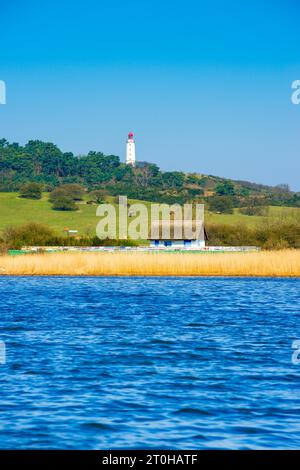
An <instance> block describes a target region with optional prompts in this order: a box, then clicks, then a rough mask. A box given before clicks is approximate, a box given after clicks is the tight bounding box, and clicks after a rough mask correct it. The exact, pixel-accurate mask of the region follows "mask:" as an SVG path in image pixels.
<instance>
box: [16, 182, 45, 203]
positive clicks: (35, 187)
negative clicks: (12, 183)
mask: <svg viewBox="0 0 300 470" xmlns="http://www.w3.org/2000/svg"><path fill="white" fill-rule="evenodd" d="M20 197H24V198H28V199H41V197H42V188H41V185H40V184H38V183H27V184H24V185H23V186H22V187H21V189H20Z"/></svg>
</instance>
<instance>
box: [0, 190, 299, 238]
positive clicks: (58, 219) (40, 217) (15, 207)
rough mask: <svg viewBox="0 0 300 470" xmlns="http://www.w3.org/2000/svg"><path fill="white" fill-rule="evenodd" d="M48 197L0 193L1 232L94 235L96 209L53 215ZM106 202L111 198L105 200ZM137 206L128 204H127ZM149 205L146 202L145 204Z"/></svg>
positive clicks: (210, 219)
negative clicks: (37, 228)
mask: <svg viewBox="0 0 300 470" xmlns="http://www.w3.org/2000/svg"><path fill="white" fill-rule="evenodd" d="M48 197H49V193H43V196H42V199H40V200H32V199H24V198H20V197H19V196H18V193H15V192H10V193H8V192H2V193H0V209H1V210H0V231H2V230H3V229H4V228H5V227H7V226H10V225H22V224H25V223H26V222H39V223H42V224H45V225H49V226H50V227H52V228H53V229H55V231H57V233H58V234H63V232H64V229H65V228H68V229H71V230H72V229H73V230H78V233H79V235H82V236H85V235H89V236H90V235H94V234H95V229H96V225H97V222H98V220H99V218H97V216H96V207H97V206H96V205H90V204H87V203H86V200H87V198H86V199H85V200H84V201H82V202H79V203H77V207H78V208H79V210H77V211H55V210H53V209H52V208H51V207H52V206H51V203H50V202H49V201H48ZM108 202H112V198H111V197H108ZM131 202H136V201H133V200H129V203H131ZM145 204H147V205H149V204H150V203H149V202H145ZM268 217H270V218H274V217H277V218H280V217H281V218H282V217H284V218H290V219H294V220H295V219H297V220H300V208H296V209H295V208H290V207H270V210H269V214H268ZM263 220H264V218H263V217H261V216H247V215H242V214H240V213H239V210H238V209H234V213H233V214H214V213H211V212H209V211H207V212H206V222H207V223H216V224H226V225H235V224H238V223H243V224H245V225H247V226H253V225H256V224H258V223H260V222H262V221H263Z"/></svg>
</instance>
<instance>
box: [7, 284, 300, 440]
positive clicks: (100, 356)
mask: <svg viewBox="0 0 300 470" xmlns="http://www.w3.org/2000/svg"><path fill="white" fill-rule="evenodd" d="M299 288H300V280H297V279H234V278H226V279H223V278H72V277H35V278H25V277H17V278H14V277H1V278H0V299H1V304H0V315H1V316H0V318H1V321H0V340H1V341H5V343H6V348H7V362H6V364H5V365H0V448H2V449H12V448H17V449H30V448H35V449H46V448H47V449H49V448H50V449H116V448H123V449H138V448H146V449H151V448H156V449H157V448H161V449H166V448H168V449H180V448H184V449H228V448H229V449H263V448H267V449H271V448H272V449H276V448H286V449H287V448H297V447H300V380H299V379H300V365H293V363H292V361H291V356H292V348H291V345H292V341H293V340H295V339H300V291H299Z"/></svg>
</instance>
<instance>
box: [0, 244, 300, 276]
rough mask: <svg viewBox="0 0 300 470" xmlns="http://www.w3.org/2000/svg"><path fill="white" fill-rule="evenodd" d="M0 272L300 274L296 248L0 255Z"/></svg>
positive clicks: (186, 274)
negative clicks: (241, 251)
mask: <svg viewBox="0 0 300 470" xmlns="http://www.w3.org/2000/svg"><path fill="white" fill-rule="evenodd" d="M0 274H3V275H30V276H32V275H70V276H114V275H116V276H285V277H294V276H300V250H282V251H262V252H258V253H218V254H208V253H207V254H199V253H194V254H192V253H176V254H175V253H173V254H171V253H119V252H114V253H52V254H32V255H23V256H15V257H11V256H2V257H0Z"/></svg>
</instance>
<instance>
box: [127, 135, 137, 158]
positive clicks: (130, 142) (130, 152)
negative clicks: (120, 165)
mask: <svg viewBox="0 0 300 470" xmlns="http://www.w3.org/2000/svg"><path fill="white" fill-rule="evenodd" d="M126 164H127V165H131V166H135V142H134V138H133V133H132V132H129V134H128V139H127V143H126Z"/></svg>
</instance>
